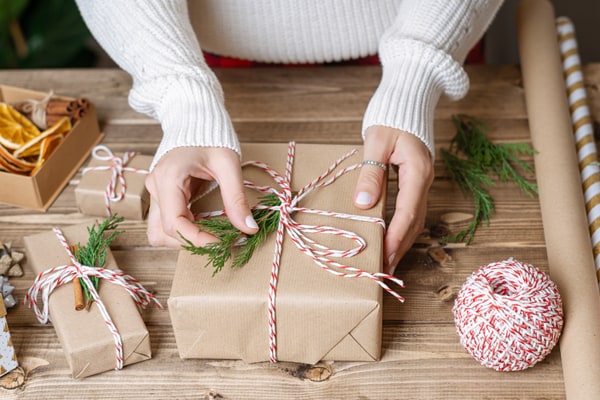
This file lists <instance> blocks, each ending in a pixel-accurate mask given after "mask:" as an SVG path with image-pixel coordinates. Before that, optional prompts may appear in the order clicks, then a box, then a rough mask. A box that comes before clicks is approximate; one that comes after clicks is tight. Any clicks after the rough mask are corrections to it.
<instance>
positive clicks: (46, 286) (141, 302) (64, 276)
mask: <svg viewBox="0 0 600 400" xmlns="http://www.w3.org/2000/svg"><path fill="white" fill-rule="evenodd" d="M52 230H53V232H54V233H55V235H56V238H57V239H58V241H59V242H60V244H61V245H62V247H63V249H64V250H65V252H66V253H67V255H68V256H69V260H70V263H69V264H67V265H61V266H58V267H53V268H50V269H47V270H45V271H42V272H40V273H39V274H38V275H37V277H36V278H35V281H34V282H33V285H32V286H31V288H29V290H28V291H27V293H26V294H25V299H24V301H23V302H24V304H25V305H27V306H28V307H29V308H33V310H34V312H35V315H36V317H37V319H38V321H40V323H42V324H45V323H47V322H48V321H49V319H50V315H49V311H48V305H49V298H50V294H51V293H52V291H53V290H54V289H56V288H57V287H59V286H61V285H64V284H66V283H69V282H71V281H72V280H74V279H82V280H83V282H84V284H85V285H86V286H87V289H88V290H89V292H90V295H91V296H92V298H93V299H94V303H95V304H96V306H97V307H98V310H99V311H100V315H101V316H102V318H103V319H104V322H105V324H106V327H107V328H108V330H109V332H110V333H111V335H112V337H113V340H114V343H115V358H116V366H115V369H122V368H123V362H124V358H123V339H122V338H121V335H120V333H119V330H118V329H117V326H116V325H115V324H114V322H113V321H112V319H111V317H110V315H109V313H108V311H107V310H106V306H105V305H104V303H103V302H102V300H101V299H100V295H99V294H98V291H97V290H96V289H95V287H94V285H93V283H92V281H91V280H90V276H95V277H98V278H102V279H105V280H107V281H108V282H110V283H113V284H115V285H119V286H121V287H123V288H124V289H125V290H126V291H127V293H129V295H130V296H131V297H132V298H133V300H134V302H135V303H136V304H137V305H138V306H139V307H142V308H144V307H146V306H148V305H150V304H152V303H154V304H155V305H156V306H157V307H158V308H162V305H161V304H160V302H159V301H158V299H157V298H156V297H155V296H154V295H153V294H152V293H150V292H148V291H147V290H146V289H145V288H144V287H143V286H142V284H141V283H140V282H139V281H138V280H136V279H135V278H133V277H131V276H130V275H127V274H125V273H123V272H122V271H120V270H110V269H106V268H96V267H91V266H86V265H82V264H81V263H80V262H79V261H77V259H76V258H75V256H74V255H73V252H72V251H71V248H70V246H69V244H68V243H67V240H66V239H65V236H64V235H63V233H62V231H61V230H60V229H59V228H53V229H52ZM38 296H41V300H42V308H41V309H40V308H39V307H38V300H37V299H38Z"/></svg>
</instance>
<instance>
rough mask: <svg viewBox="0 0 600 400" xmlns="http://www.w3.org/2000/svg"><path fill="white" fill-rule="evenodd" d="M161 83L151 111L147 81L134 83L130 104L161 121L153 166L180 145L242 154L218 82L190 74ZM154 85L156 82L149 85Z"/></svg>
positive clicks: (155, 88) (167, 79)
mask: <svg viewBox="0 0 600 400" xmlns="http://www.w3.org/2000/svg"><path fill="white" fill-rule="evenodd" d="M164 79H165V81H163V82H162V84H161V85H160V87H161V88H162V93H160V92H161V90H160V89H159V87H156V86H155V87H154V88H153V90H157V92H155V93H153V95H154V96H155V99H156V98H158V104H156V107H155V108H154V109H153V110H152V111H150V110H148V107H147V106H148V102H147V101H145V99H147V95H148V94H149V93H148V90H149V89H150V88H149V87H148V85H144V87H143V88H142V87H140V86H138V87H134V90H133V91H132V92H131V94H130V96H129V102H130V104H131V106H132V107H133V108H134V109H136V110H137V111H140V112H145V113H147V114H149V115H152V116H153V117H155V118H156V119H158V120H159V121H160V124H161V127H162V130H163V137H162V140H161V142H160V144H159V146H158V149H157V150H156V153H155V155H154V159H153V161H152V164H151V166H150V170H152V169H154V167H155V166H156V163H157V162H158V161H159V160H160V159H161V158H162V156H164V155H165V154H166V153H167V152H168V151H170V150H172V149H174V148H177V147H194V146H198V147H223V148H228V149H231V150H233V151H235V152H236V153H238V155H241V150H240V144H239V141H238V139H237V136H236V134H235V131H234V129H233V125H232V123H231V119H230V118H229V114H228V113H227V111H226V109H225V105H224V101H223V95H222V92H221V88H220V87H214V85H215V84H216V85H217V86H218V83H215V84H211V82H210V81H207V80H197V79H194V78H193V77H190V76H169V77H164ZM150 86H153V85H150Z"/></svg>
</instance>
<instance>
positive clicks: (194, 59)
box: [77, 0, 240, 167]
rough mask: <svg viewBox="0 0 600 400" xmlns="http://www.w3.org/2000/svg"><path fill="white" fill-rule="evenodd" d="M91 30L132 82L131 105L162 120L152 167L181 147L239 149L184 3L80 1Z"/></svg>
mask: <svg viewBox="0 0 600 400" xmlns="http://www.w3.org/2000/svg"><path fill="white" fill-rule="evenodd" d="M77 5H78V7H79V10H80V12H81V15H82V16H83V18H84V20H85V22H86V24H87V25H88V27H89V29H90V31H91V32H92V34H93V35H94V37H95V38H96V40H97V41H98V43H100V45H101V46H102V47H103V48H104V49H105V50H106V51H107V53H108V54H109V55H110V56H111V57H112V58H113V59H114V60H115V62H116V63H117V64H118V65H119V66H120V67H121V68H123V69H124V70H126V71H127V72H129V73H130V74H131V76H132V78H133V87H132V89H131V91H130V93H129V104H130V105H131V107H132V108H133V109H135V110H136V111H139V112H141V113H144V114H147V115H149V116H151V117H153V118H156V119H157V120H158V121H160V123H161V126H162V129H163V132H164V134H163V139H162V141H161V143H160V145H159V147H158V150H157V151H156V154H155V156H154V161H153V163H152V167H154V165H155V164H156V162H157V161H158V160H159V159H160V158H161V157H162V156H163V155H164V154H165V153H166V152H167V151H169V150H171V149H173V148H175V147H180V146H209V147H225V148H229V149H232V150H234V151H236V152H237V153H238V154H239V153H240V146H239V142H238V139H237V136H236V134H235V131H234V129H233V126H232V123H231V120H230V118H229V115H228V114H227V111H226V109H225V106H224V100H223V91H222V88H221V86H220V83H219V82H218V80H217V78H216V77H215V75H214V74H213V72H212V71H211V70H210V68H209V67H208V66H207V65H206V63H205V62H204V58H203V56H202V52H201V50H200V45H199V43H198V41H197V39H196V35H195V34H194V31H193V29H192V26H191V24H190V22H189V16H188V8H187V1H186V0H164V1H153V2H145V1H128V0H127V1H123V0H102V1H93V0H77Z"/></svg>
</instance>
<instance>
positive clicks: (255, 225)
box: [246, 215, 258, 229]
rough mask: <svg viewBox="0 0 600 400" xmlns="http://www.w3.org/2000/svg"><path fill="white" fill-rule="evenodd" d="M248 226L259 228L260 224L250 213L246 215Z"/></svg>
mask: <svg viewBox="0 0 600 400" xmlns="http://www.w3.org/2000/svg"><path fill="white" fill-rule="evenodd" d="M246 226H247V227H248V228H251V229H258V224H257V223H256V221H255V220H254V218H252V215H248V216H247V217H246Z"/></svg>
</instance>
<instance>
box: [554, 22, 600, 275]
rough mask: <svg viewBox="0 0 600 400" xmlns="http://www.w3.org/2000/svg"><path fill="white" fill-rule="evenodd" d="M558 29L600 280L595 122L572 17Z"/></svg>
mask: <svg viewBox="0 0 600 400" xmlns="http://www.w3.org/2000/svg"><path fill="white" fill-rule="evenodd" d="M556 29H557V31H558V44H559V47H560V55H561V58H562V65H563V71H564V79H565V85H566V87H567V96H568V100H569V107H570V110H571V124H572V125H573V133H574V134H575V144H576V146H577V158H578V159H579V171H580V173H581V181H582V184H583V197H584V198H585V210H586V211H587V218H588V225H589V228H590V237H591V239H592V252H593V255H594V263H595V264H596V280H598V281H600V165H599V164H598V151H597V149H596V141H595V139H594V126H593V124H592V117H591V115H590V109H589V107H588V102H587V94H586V92H585V86H584V81H583V71H582V70H581V60H580V58H579V52H578V51H577V39H576V38H575V27H574V26H573V23H572V22H571V20H570V19H569V18H567V17H558V18H557V19H556Z"/></svg>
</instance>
